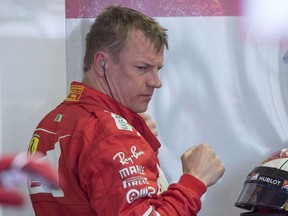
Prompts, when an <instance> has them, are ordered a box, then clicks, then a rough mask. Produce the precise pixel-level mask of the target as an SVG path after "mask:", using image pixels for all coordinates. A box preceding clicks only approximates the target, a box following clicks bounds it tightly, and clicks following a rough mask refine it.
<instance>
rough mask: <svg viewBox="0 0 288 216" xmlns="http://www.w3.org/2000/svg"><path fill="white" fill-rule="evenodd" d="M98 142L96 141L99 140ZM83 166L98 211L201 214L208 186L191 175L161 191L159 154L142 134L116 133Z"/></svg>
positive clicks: (82, 176)
mask: <svg viewBox="0 0 288 216" xmlns="http://www.w3.org/2000/svg"><path fill="white" fill-rule="evenodd" d="M95 145H96V144H95ZM95 145H94V146H92V147H91V148H90V150H89V154H87V156H88V155H89V157H84V158H85V159H83V160H82V162H81V164H80V166H79V174H80V181H81V186H82V188H83V190H84V191H86V193H87V194H88V197H89V200H90V204H91V206H92V208H93V209H94V210H95V211H96V212H97V214H98V215H121V216H124V215H129V216H132V215H147V216H148V215H170V216H171V215H173V216H174V215H175V216H176V215H181V216H185V215H189V216H193V215H197V213H198V212H199V210H200V208H201V201H200V198H201V196H202V195H203V194H204V193H205V191H206V186H205V185H204V184H203V183H202V182H200V181H199V180H198V179H196V178H194V177H193V176H191V175H183V176H181V178H180V180H179V182H178V183H175V184H171V185H170V186H169V187H168V190H167V191H165V192H163V193H162V194H158V185H157V180H158V174H159V172H158V169H157V165H158V158H157V156H156V154H155V152H154V151H153V150H152V149H151V147H150V146H149V144H148V143H147V142H146V141H145V139H144V138H143V137H141V136H140V135H135V134H133V133H132V132H131V133H127V132H120V133H116V134H113V135H111V136H109V137H107V138H105V139H103V140H101V141H99V142H98V143H97V146H95Z"/></svg>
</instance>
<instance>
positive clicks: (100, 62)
mask: <svg viewBox="0 0 288 216" xmlns="http://www.w3.org/2000/svg"><path fill="white" fill-rule="evenodd" d="M106 59H107V54H106V53H105V52H103V51H98V52H96V53H95V55H94V61H93V69H94V71H95V72H96V73H97V74H98V76H101V77H103V76H104V73H105V69H106Z"/></svg>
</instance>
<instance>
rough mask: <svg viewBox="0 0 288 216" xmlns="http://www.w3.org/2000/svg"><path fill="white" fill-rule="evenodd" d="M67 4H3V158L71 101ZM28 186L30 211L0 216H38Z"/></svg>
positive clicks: (6, 0) (34, 0)
mask: <svg viewBox="0 0 288 216" xmlns="http://www.w3.org/2000/svg"><path fill="white" fill-rule="evenodd" d="M64 3H65V2H64V0H49V1H46V0H18V1H17V0H14V1H13V0H12V1H11V0H1V2H0V26H1V27H0V47H1V48H0V70H1V76H0V81H1V88H0V93H1V95H0V111H1V113H0V117H1V124H0V129H1V131H0V135H1V134H2V136H0V138H1V139H0V141H1V146H2V154H7V153H15V152H19V151H26V149H27V146H28V144H29V141H30V137H31V136H32V133H33V131H34V128H35V127H36V124H37V123H38V121H39V120H40V119H41V118H42V117H43V115H44V114H46V113H47V112H48V111H50V110H51V109H52V108H53V107H55V105H57V104H58V103H59V102H61V101H62V100H63V98H64V97H65V95H66V56H65V55H66V51H65V7H64ZM25 186H26V185H24V186H23V189H22V190H23V193H24V194H25V196H26V197H27V202H26V205H25V206H24V207H22V208H20V209H12V208H5V209H3V212H2V214H0V215H5V216H14V215H15V216H16V215H21V216H32V215H34V213H33V211H32V209H31V205H30V202H29V198H28V195H27V191H26V187H25ZM19 213H20V214H19Z"/></svg>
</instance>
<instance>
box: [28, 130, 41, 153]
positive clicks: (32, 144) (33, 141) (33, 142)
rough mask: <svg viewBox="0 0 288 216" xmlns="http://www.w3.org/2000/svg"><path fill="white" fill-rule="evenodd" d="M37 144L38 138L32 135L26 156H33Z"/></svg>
mask: <svg viewBox="0 0 288 216" xmlns="http://www.w3.org/2000/svg"><path fill="white" fill-rule="evenodd" d="M38 144H39V137H38V135H36V134H35V135H34V136H33V137H32V139H31V141H30V144H29V148H28V155H31V156H32V155H34V154H35V152H36V151H37V148H38Z"/></svg>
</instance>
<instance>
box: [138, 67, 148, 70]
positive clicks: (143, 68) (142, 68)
mask: <svg viewBox="0 0 288 216" xmlns="http://www.w3.org/2000/svg"><path fill="white" fill-rule="evenodd" d="M137 68H138V69H139V70H146V69H147V67H145V66H137Z"/></svg>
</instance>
